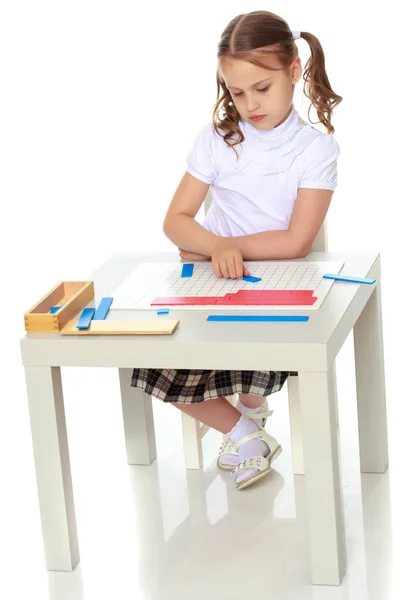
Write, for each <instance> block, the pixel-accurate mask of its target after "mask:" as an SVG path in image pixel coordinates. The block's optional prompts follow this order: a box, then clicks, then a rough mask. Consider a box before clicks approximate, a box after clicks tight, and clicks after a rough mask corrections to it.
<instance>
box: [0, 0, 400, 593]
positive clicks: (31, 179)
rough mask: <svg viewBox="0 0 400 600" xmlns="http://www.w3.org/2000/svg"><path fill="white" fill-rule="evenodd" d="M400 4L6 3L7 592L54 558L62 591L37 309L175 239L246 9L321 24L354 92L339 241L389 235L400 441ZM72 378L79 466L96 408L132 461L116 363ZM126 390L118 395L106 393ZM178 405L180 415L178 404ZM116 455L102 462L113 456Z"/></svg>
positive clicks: (72, 373) (305, 53)
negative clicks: (49, 554) (41, 472)
mask: <svg viewBox="0 0 400 600" xmlns="http://www.w3.org/2000/svg"><path fill="white" fill-rule="evenodd" d="M394 7H395V3H393V2H388V1H386V2H385V1H384V2H380V3H379V5H377V6H376V8H374V7H373V5H371V6H367V5H366V3H364V2H351V3H350V2H344V1H343V2H335V3H334V4H331V5H329V6H323V5H321V2H315V1H308V2H298V1H293V2H292V1H290V2H289V1H282V0H281V1H279V2H278V1H270V2H268V3H262V2H253V1H250V0H246V1H235V0H230V1H229V2H202V3H200V4H199V5H195V4H192V3H180V2H176V1H170V0H169V1H168V2H161V1H158V2H154V1H153V2H146V3H143V4H139V3H138V2H127V1H124V2H123V1H119V0H114V1H113V2H104V1H102V0H97V1H96V2H94V1H82V0H81V1H79V2H78V1H75V0H71V1H69V2H59V1H55V0H52V1H40V0H38V1H36V2H28V1H26V2H21V1H19V0H13V1H11V0H9V1H8V2H4V3H3V4H2V6H1V9H0V69H1V71H0V86H1V93H0V118H1V131H0V151H1V156H0V159H1V160H0V169H1V176H0V186H1V187H0V193H1V234H2V235H1V239H0V244H1V265H2V277H1V296H0V302H1V306H0V309H1V316H2V326H1V334H2V335H1V345H2V356H3V363H2V365H3V367H2V369H1V370H2V390H1V405H0V463H1V464H0V469H1V473H2V487H3V492H2V494H1V496H0V503H1V505H2V507H1V510H0V529H1V532H2V533H1V535H0V550H3V551H4V552H5V554H6V559H7V562H6V563H4V562H3V566H4V567H5V576H4V575H2V578H3V584H2V585H4V586H5V587H7V583H8V582H10V581H13V586H14V587H13V591H12V593H10V592H9V593H8V595H7V597H8V598H17V597H18V598H19V597H20V595H19V594H21V595H22V593H23V592H24V593H28V588H25V587H24V586H25V585H28V581H29V578H28V579H27V578H24V572H25V573H26V569H29V568H30V569H31V571H30V575H32V573H40V574H41V575H40V577H39V581H35V584H32V587H31V588H30V590H31V593H30V597H34V598H36V597H40V598H46V597H47V595H46V594H47V580H46V577H47V575H46V573H45V572H44V571H43V569H44V563H43V556H42V542H41V537H40V521H39V512H38V505H37V497H36V488H35V479H34V464H33V457H32V449H31V441H30V429H29V416H28V409H27V402H26V395H25V383H24V377H23V370H22V366H21V359H20V351H19V339H20V337H21V336H23V335H24V328H23V314H24V312H25V311H26V310H28V309H29V308H30V307H31V306H32V305H33V304H35V303H36V302H37V301H38V300H39V299H40V298H41V297H42V296H43V295H44V294H46V293H47V291H48V290H49V289H51V288H52V287H54V286H55V285H56V284H57V283H58V282H60V281H62V280H64V279H65V280H67V279H70V280H81V279H87V278H88V277H89V276H90V274H91V272H92V271H93V270H94V269H95V268H97V267H98V266H99V265H100V264H102V263H103V262H104V261H105V260H106V259H107V258H108V257H109V256H110V255H111V254H113V253H115V252H120V251H141V250H143V251H145V250H161V251H169V250H173V249H174V247H173V245H172V244H171V242H169V240H168V239H167V238H166V237H165V236H164V234H163V232H162V222H163V219H164V215H165V212H166V210H167V208H168V205H169V202H170V200H171V198H172V196H173V193H174V191H175V189H176V187H177V185H178V183H179V181H180V179H181V177H182V176H183V173H184V171H185V157H186V155H187V153H188V151H189V150H190V148H191V145H192V143H193V139H194V137H195V135H196V134H197V132H198V130H199V129H200V128H201V127H202V126H203V124H204V123H206V122H208V121H211V119H212V108H213V104H214V102H215V100H216V83H215V78H216V77H215V73H216V52H217V45H218V41H219V37H220V35H221V33H222V31H223V29H224V27H225V26H226V25H227V23H228V22H229V21H230V20H231V19H232V18H233V17H234V16H236V15H237V14H240V13H243V12H249V11H252V10H260V9H266V10H270V11H272V12H276V13H277V14H279V15H280V16H282V17H283V18H284V19H286V20H287V21H288V23H289V26H290V27H291V29H292V30H303V31H309V32H311V33H313V34H315V35H316V36H317V37H318V38H319V40H320V42H321V44H322V47H323V49H324V52H325V58H326V68H327V73H328V77H329V80H330V82H331V85H332V87H333V89H334V91H335V92H336V93H338V94H339V95H341V96H343V98H344V100H343V102H342V104H341V105H340V106H339V107H338V108H337V109H335V110H334V113H333V121H332V122H333V125H334V127H335V129H336V133H335V136H336V139H337V141H338V143H339V145H340V147H341V154H340V157H339V180H338V181H339V183H338V187H337V189H336V192H335V193H334V196H333V201H332V205H331V208H330V211H329V215H328V228H329V249H330V250H331V251H354V252H359V251H360V252H363V251H366V252H368V251H379V252H381V258H382V271H383V273H382V276H383V279H382V294H383V323H384V342H385V359H386V377H387V400H388V419H389V435H390V439H389V442H390V444H391V448H393V447H394V446H393V445H394V444H396V438H397V437H398V434H397V430H398V414H399V411H398V407H397V402H398V385H397V380H396V371H397V370H398V364H397V361H398V356H399V352H398V337H399V324H398V297H397V296H396V294H397V291H398V269H399V260H398V251H397V248H398V203H399V193H398V179H399V165H398V162H399V151H398V139H399V119H398V89H399V86H398V73H397V63H398V60H397V58H396V54H397V53H398V38H399V36H398V21H397V20H396V18H395V8H394ZM297 44H298V48H299V51H300V56H301V58H302V63H303V68H304V66H305V63H306V61H307V59H308V57H309V47H308V45H307V43H306V42H305V41H304V40H299V41H297ZM302 87H303V83H302V80H300V82H299V83H298V84H297V87H296V93H295V99H294V101H295V105H296V108H297V110H298V111H299V113H300V115H301V116H302V117H303V118H304V119H305V120H307V111H308V107H309V100H308V99H307V98H306V97H305V96H304V95H303V90H302ZM311 120H312V121H315V120H316V113H315V111H314V110H313V111H312V112H311ZM317 127H318V128H320V127H321V126H317ZM322 130H323V129H322ZM354 275H357V273H355V274H354ZM338 386H339V393H341V394H342V398H343V394H348V401H349V404H350V403H354V401H355V388H354V365H353V363H352V340H351V339H349V340H348V342H347V344H346V347H345V348H344V349H343V351H342V353H341V355H340V357H339V359H338ZM65 394H66V397H65V401H66V413H67V419H68V426H69V427H71V436H72V437H71V440H70V442H71V445H72V443H74V444H76V446H74V448H75V450H74V451H72V450H71V455H72V456H71V461H72V462H73V468H74V469H76V470H78V468H79V466H78V464H81V461H84V460H85V452H88V451H90V448H88V446H89V447H90V444H87V443H85V435H87V432H85V430H84V429H83V427H82V430H80V436H81V437H79V435H78V433H77V430H76V429H75V427H78V423H79V422H80V420H82V423H83V422H84V420H85V418H86V419H87V422H88V423H90V416H92V417H93V414H94V413H96V419H97V423H104V431H107V426H108V425H109V424H110V425H109V426H110V427H112V425H111V423H112V418H115V419H117V421H116V422H115V431H114V433H115V440H114V438H113V437H112V435H113V431H112V430H111V432H108V433H107V440H108V441H107V444H110V440H113V441H112V445H113V446H114V444H117V447H118V448H119V452H120V455H119V459H118V460H120V459H122V461H123V460H124V455H123V441H122V429H121V430H120V421H119V419H120V418H121V415H120V408H119V407H118V406H119V405H118V388H117V380H116V374H115V373H112V372H110V371H107V370H93V372H90V373H86V372H85V371H84V370H79V369H72V370H69V369H67V370H66V372H65ZM110 394H111V395H114V396H115V397H114V398H113V399H114V400H115V399H116V400H117V402H115V401H114V402H112V403H111V402H107V398H109V397H110ZM78 402H79V405H78ZM116 407H117V408H116ZM78 408H79V410H78ZM163 408H164V407H163ZM168 408H169V407H168ZM116 410H118V411H119V412H118V414H117V417H115V411H116ZM171 410H172V409H171ZM171 414H172V413H171ZM171 418H174V419H175V420H176V422H178V421H177V419H178V413H177V412H176V414H175V413H174V415H173V417H171ZM75 436H76V437H75ZM102 439H103V438H102V437H101V436H100V435H99V438H98V443H99V446H100V448H98V449H97V450H96V452H97V451H98V452H99V454H101V452H104V455H102V456H103V458H102V459H101V460H105V459H106V457H107V456H108V453H107V448H105V447H104V442H102ZM371 443H374V442H373V440H371ZM79 444H80V445H79ZM77 448H79V450H78V449H77ZM92 451H93V448H92ZM96 452H95V454H96ZM78 456H79V460H78V458H76V459H75V458H74V457H78ZM393 458H394V460H393ZM86 459H87V460H88V461H89V458H88V457H87V455H86ZM74 460H76V463H75V462H74ZM104 468H105V474H104V475H103V474H100V473H99V474H98V476H99V478H101V479H102V478H103V477H105V478H107V476H108V475H107V468H109V469H110V471H112V469H113V467H112V465H111V464H110V465H108V467H107V465H106V466H105V467H104ZM97 481H98V483H99V482H100V479H99V480H97ZM398 483H399V468H398V462H397V461H396V454H395V453H394V452H393V451H392V462H391V486H392V494H393V496H392V509H393V515H392V517H393V527H395V526H396V525H398V522H399V512H398V508H397V513H396V512H395V509H394V508H393V507H394V506H396V505H397V506H399V497H398V492H397V491H396V490H397V488H398ZM396 494H397V496H396ZM82 507H83V504H82ZM81 510H83V508H81ZM397 543H398V542H397ZM3 545H4V547H3V548H2V546H3ZM33 557H35V559H33ZM41 586H42V587H41ZM36 592H37V596H36V595H34V594H35V593H36ZM13 594H15V595H13ZM32 594H33V595H32ZM52 597H53V596H52ZM54 597H56V596H54ZM67 597H68V598H69V597H71V598H75V595H74V594H72V595H71V596H69V595H65V598H67ZM76 597H77V596H76ZM86 597H91V596H89V595H88V596H85V598H86ZM97 597H99V596H98V595H97ZM332 597H333V596H332ZM57 598H58V596H57Z"/></svg>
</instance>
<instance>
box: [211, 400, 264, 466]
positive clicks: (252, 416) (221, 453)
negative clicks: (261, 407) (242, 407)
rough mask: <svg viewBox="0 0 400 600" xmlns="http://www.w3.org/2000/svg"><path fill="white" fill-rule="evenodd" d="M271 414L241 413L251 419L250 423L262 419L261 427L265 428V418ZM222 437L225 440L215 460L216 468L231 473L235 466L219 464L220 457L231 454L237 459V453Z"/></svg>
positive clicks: (227, 440)
mask: <svg viewBox="0 0 400 600" xmlns="http://www.w3.org/2000/svg"><path fill="white" fill-rule="evenodd" d="M273 412H274V411H273V410H266V411H263V412H259V413H242V415H243V416H244V417H247V418H248V419H251V420H252V421H256V420H257V419H262V421H261V427H265V423H266V422H267V418H268V417H270V416H271V415H272V414H273ZM224 437H225V438H226V439H225V441H224V442H223V443H222V444H221V447H220V449H219V454H218V458H217V466H218V467H219V468H220V469H222V470H223V471H232V469H234V468H235V466H237V465H224V464H223V463H221V458H222V456H224V454H233V456H237V457H239V454H238V451H237V446H236V444H235V443H234V442H232V441H231V440H230V439H229V438H227V437H226V436H224Z"/></svg>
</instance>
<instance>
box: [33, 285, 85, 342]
mask: <svg viewBox="0 0 400 600" xmlns="http://www.w3.org/2000/svg"><path fill="white" fill-rule="evenodd" d="M93 298H94V285H93V281H62V282H61V283H59V284H58V285H56V286H55V287H54V288H53V289H52V290H50V292H49V293H48V294H46V296H44V297H43V298H42V299H41V300H39V302H38V303H37V304H35V306H33V307H32V308H31V309H30V310H28V312H26V313H25V315H24V321H25V330H26V331H28V332H35V331H38V332H40V331H41V332H59V331H61V329H62V328H63V327H65V325H66V324H67V323H68V321H69V320H70V319H73V318H74V317H75V316H76V315H77V314H78V313H80V312H81V311H82V310H83V309H84V308H85V307H86V305H87V304H89V302H91V300H93ZM61 304H62V306H61V308H59V310H57V312H56V313H53V314H51V313H50V311H51V309H52V308H53V307H54V306H60V305H61Z"/></svg>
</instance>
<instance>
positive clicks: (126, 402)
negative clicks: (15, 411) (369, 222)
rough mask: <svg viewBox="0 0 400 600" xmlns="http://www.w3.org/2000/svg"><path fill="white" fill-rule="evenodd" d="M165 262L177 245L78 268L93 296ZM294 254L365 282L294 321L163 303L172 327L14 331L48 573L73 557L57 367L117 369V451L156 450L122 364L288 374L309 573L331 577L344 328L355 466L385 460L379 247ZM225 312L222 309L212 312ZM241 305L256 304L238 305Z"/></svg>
mask: <svg viewBox="0 0 400 600" xmlns="http://www.w3.org/2000/svg"><path fill="white" fill-rule="evenodd" d="M171 260H179V256H178V254H177V253H143V254H119V255H113V256H112V257H111V258H110V259H109V260H108V261H107V262H106V263H105V264H104V265H102V266H101V267H100V268H99V269H98V270H97V271H95V272H94V273H92V274H91V275H90V276H89V277H87V279H88V280H93V281H94V287H95V294H96V298H95V302H96V303H98V302H99V301H100V299H101V298H102V297H103V296H110V295H112V291H113V290H114V289H115V288H116V287H117V286H118V285H119V284H120V283H122V281H123V280H124V279H125V277H126V276H127V275H128V274H129V273H130V272H131V270H132V269H133V268H134V267H135V266H136V265H137V264H138V263H139V262H142V261H145V262H148V261H157V262H158V261H166V262H170V261H171ZM300 260H301V261H330V260H331V261H332V260H333V261H343V262H344V263H345V264H344V267H343V269H342V273H343V274H347V275H354V276H358V277H368V278H376V279H377V283H376V284H373V285H365V284H364V285H359V284H354V283H344V282H335V283H334V285H333V287H332V289H331V290H330V292H329V294H328V296H327V298H326V299H325V301H324V303H323V305H322V307H321V308H320V309H319V310H315V311H313V310H307V309H304V308H303V309H299V310H296V311H295V312H296V314H309V315H310V319H309V321H308V322H306V323H293V322H292V323H279V322H278V323H271V322H269V323H240V322H238V323H232V322H230V323H223V322H213V323H210V322H207V321H206V316H207V315H208V314H211V313H213V314H215V313H216V309H211V310H193V311H192V310H179V309H177V310H175V309H171V310H170V317H171V318H178V319H180V324H179V326H178V329H177V330H176V331H175V333H174V334H172V335H163V336H161V335H160V336H150V335H149V336H117V335H115V336H108V335H105V336H87V337H79V336H62V335H61V334H57V333H30V334H26V335H25V336H24V337H23V338H22V339H21V351H22V360H23V364H24V367H25V375H26V383H27V393H28V400H29V410H30V418H31V429H32V438H33V448H34V455H35V467H36V477H37V485H38V492H39V502H40V511H41V519H42V528H43V538H44V546H45V554H46V564H47V568H48V570H55V571H72V570H73V569H74V568H75V566H76V565H77V564H78V562H79V547H78V538H77V530H76V522H75V508H74V499H73V491H72V482H71V471H70V461H69V452H68V440H67V432H66V425H65V414H64V400H63V392H62V383H61V374H60V368H61V367H63V366H80V367H82V366H83V367H84V366H87V367H114V368H118V369H119V375H120V386H121V394H122V400H123V414H124V427H125V435H126V448H127V456H128V463H129V464H132V465H133V464H150V463H151V462H152V461H153V460H154V459H155V458H156V447H155V438H154V424H153V413H152V403H151V401H150V399H149V397H148V396H147V395H146V394H145V393H143V392H142V391H140V390H137V389H135V388H132V387H131V386H130V377H131V372H132V368H133V367H134V366H135V367H152V368H182V369H190V368H196V369H256V370H258V369H259V370H282V371H297V372H298V390H299V396H300V406H301V424H302V432H303V448H304V465H305V473H306V475H305V476H306V486H307V507H308V523H309V547H310V559H311V580H312V583H314V584H326V585H339V584H340V582H341V580H342V577H343V575H344V574H345V572H346V547H345V533H344V520H343V504H342V491H341V482H340V467H339V439H338V437H339V436H338V427H337V398H336V381H335V377H334V361H335V357H336V355H337V354H338V352H339V350H340V348H341V347H342V344H343V343H344V341H345V340H346V338H347V336H348V334H349V332H350V331H351V329H354V344H355V365H356V378H357V404H358V423H359V440H360V461H361V471H362V472H364V473H384V472H385V471H386V469H387V466H388V452H387V430H386V403H385V377H384V358H383V342H382V324H381V298H380V256H379V254H376V253H351V254H349V253H332V252H328V253H317V252H316V253H311V254H309V255H308V256H307V257H306V258H303V259H300ZM94 305H95V304H94V303H93V306H94ZM234 312H235V311H234V310H230V311H229V310H222V311H221V314H229V313H231V314H232V313H234ZM268 312H273V314H293V311H285V310H279V311H276V310H275V311H268V310H265V311H263V314H266V313H268ZM241 314H242V313H241ZM243 314H260V312H259V311H258V312H257V311H254V310H253V311H252V310H251V309H249V310H248V311H245V312H244V313H243ZM149 317H150V318H163V319H165V318H169V317H168V316H167V317H165V316H163V317H161V316H157V315H156V311H155V310H148V311H138V310H136V311H135V310H132V311H110V312H109V315H108V317H107V318H114V319H121V318H125V319H136V318H149ZM371 440H373V441H374V443H373V444H372V443H371ZM238 493H246V491H245V492H238ZM247 493H251V488H249V490H248V491H247ZM265 493H266V494H268V490H267V489H266V490H265Z"/></svg>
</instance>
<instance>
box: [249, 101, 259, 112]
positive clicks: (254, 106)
mask: <svg viewBox="0 0 400 600" xmlns="http://www.w3.org/2000/svg"><path fill="white" fill-rule="evenodd" d="M246 108H247V110H248V112H249V113H253V112H255V111H256V110H258V109H259V108H260V105H259V104H258V103H257V102H256V101H255V100H251V99H249V100H248V101H247V102H246Z"/></svg>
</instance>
